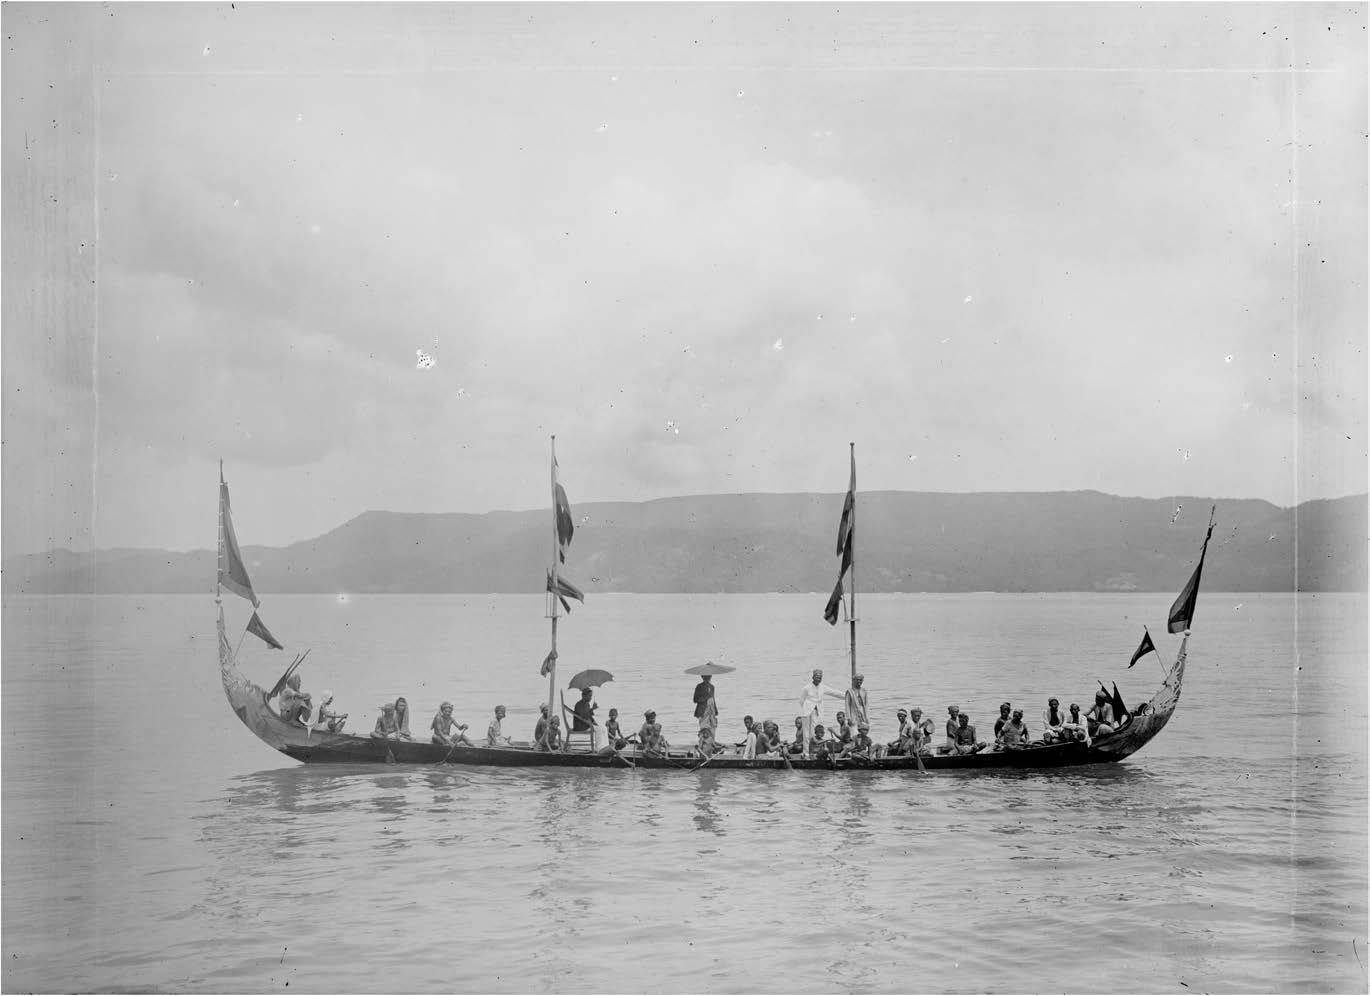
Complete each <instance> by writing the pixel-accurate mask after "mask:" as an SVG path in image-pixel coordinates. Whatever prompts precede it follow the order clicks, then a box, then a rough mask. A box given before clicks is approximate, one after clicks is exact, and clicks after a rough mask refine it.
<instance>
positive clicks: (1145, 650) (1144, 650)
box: [1127, 626, 1156, 667]
mask: <svg viewBox="0 0 1370 996" xmlns="http://www.w3.org/2000/svg"><path fill="white" fill-rule="evenodd" d="M1142 633H1143V636H1142V642H1141V645H1140V646H1139V647H1138V648H1137V652H1136V653H1135V654H1133V655H1132V660H1130V661H1128V662H1127V666H1128V667H1131V666H1132V665H1133V664H1136V663H1137V662H1138V661H1139V660H1141V659H1142V658H1143V657H1145V656H1146V655H1147V654H1154V653H1155V652H1156V644H1154V643H1152V642H1151V630H1149V629H1147V628H1146V627H1145V626H1143V627H1142Z"/></svg>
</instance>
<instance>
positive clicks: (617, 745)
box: [604, 709, 628, 750]
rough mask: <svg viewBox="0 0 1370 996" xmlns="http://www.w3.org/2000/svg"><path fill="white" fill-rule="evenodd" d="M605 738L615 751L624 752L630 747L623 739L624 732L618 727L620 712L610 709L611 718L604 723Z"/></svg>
mask: <svg viewBox="0 0 1370 996" xmlns="http://www.w3.org/2000/svg"><path fill="white" fill-rule="evenodd" d="M604 736H605V738H606V739H607V740H608V741H609V746H611V747H613V748H614V750H622V749H623V748H624V747H626V746H627V745H628V742H627V741H626V740H624V739H623V731H622V730H621V729H619V726H618V710H617V709H610V710H609V718H608V719H606V720H605V721H604Z"/></svg>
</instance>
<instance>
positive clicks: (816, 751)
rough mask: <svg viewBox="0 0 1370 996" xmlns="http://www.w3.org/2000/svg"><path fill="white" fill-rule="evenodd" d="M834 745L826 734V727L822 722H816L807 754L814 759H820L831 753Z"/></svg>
mask: <svg viewBox="0 0 1370 996" xmlns="http://www.w3.org/2000/svg"><path fill="white" fill-rule="evenodd" d="M834 746H835V744H834V741H833V740H832V737H831V736H830V735H829V734H828V731H827V728H826V727H824V726H823V724H822V723H818V724H816V725H815V726H814V728H813V745H812V748H811V749H810V751H809V756H810V757H812V758H813V759H814V760H816V761H821V760H823V759H824V758H825V757H827V756H828V755H829V754H831V753H833V748H834Z"/></svg>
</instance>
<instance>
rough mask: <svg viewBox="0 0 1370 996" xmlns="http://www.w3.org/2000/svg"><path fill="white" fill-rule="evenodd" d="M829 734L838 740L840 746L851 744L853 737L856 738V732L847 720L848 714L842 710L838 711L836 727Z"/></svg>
mask: <svg viewBox="0 0 1370 996" xmlns="http://www.w3.org/2000/svg"><path fill="white" fill-rule="evenodd" d="M828 732H829V733H830V734H832V735H833V736H834V737H835V738H836V740H837V742H838V743H839V744H849V743H851V740H852V737H854V736H856V731H855V730H853V729H852V726H851V723H850V722H849V721H848V720H847V714H846V713H845V712H843V711H842V710H841V709H839V710H837V723H836V725H834V727H833V728H832V729H831V730H829V731H828Z"/></svg>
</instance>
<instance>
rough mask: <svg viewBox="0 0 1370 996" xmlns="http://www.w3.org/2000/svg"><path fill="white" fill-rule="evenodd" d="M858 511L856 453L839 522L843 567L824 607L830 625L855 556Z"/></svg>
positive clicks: (833, 619) (852, 456) (852, 459)
mask: <svg viewBox="0 0 1370 996" xmlns="http://www.w3.org/2000/svg"><path fill="white" fill-rule="evenodd" d="M855 511H856V453H855V452H853V453H852V455H851V482H850V483H849V484H848V485H847V497H846V500H845V501H843V502H842V518H841V520H840V521H839V522H838V523H837V555H838V556H839V557H841V558H842V567H841V569H840V570H838V572H837V586H836V587H835V588H833V590H832V595H831V596H830V597H829V598H828V604H827V605H826V606H824V608H823V618H824V619H826V620H827V621H828V625H830V626H836V625H837V609H838V606H840V605H841V604H842V595H843V588H842V579H843V578H844V577H846V575H847V571H849V570H850V569H851V564H852V557H853V556H855V541H856V536H855V534H856V526H855V524H854V523H853V522H852V518H853V515H854V513H855Z"/></svg>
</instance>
